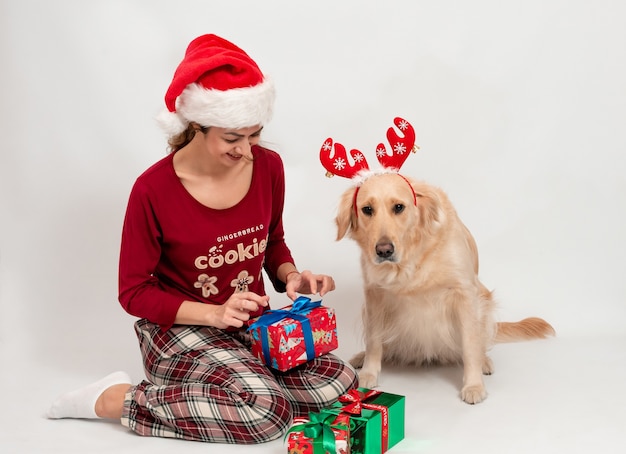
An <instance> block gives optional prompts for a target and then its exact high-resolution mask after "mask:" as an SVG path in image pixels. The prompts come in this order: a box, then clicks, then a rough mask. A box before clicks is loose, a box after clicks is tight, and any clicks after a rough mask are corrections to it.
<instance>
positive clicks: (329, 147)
mask: <svg viewBox="0 0 626 454" xmlns="http://www.w3.org/2000/svg"><path fill="white" fill-rule="evenodd" d="M322 148H323V149H324V151H330V150H331V149H332V146H331V145H330V141H326V142H324V145H322Z"/></svg>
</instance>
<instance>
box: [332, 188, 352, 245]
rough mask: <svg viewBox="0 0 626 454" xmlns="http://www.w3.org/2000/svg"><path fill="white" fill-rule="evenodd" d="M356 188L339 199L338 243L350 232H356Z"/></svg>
mask: <svg viewBox="0 0 626 454" xmlns="http://www.w3.org/2000/svg"><path fill="white" fill-rule="evenodd" d="M355 191H356V187H352V188H350V189H348V190H347V191H346V192H344V193H343V195H342V196H341V198H340V199H339V207H338V208H337V217H336V218H335V223H336V224H337V241H339V240H340V239H342V238H343V237H344V236H346V234H347V233H348V232H350V231H354V230H356V213H355V212H354V209H353V206H352V204H353V200H354V192H355Z"/></svg>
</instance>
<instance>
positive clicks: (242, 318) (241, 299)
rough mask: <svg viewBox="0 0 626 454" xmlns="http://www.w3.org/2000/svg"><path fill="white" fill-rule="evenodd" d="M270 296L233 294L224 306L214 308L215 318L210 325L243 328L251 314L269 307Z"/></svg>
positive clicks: (222, 327)
mask: <svg viewBox="0 0 626 454" xmlns="http://www.w3.org/2000/svg"><path fill="white" fill-rule="evenodd" d="M269 299H270V298H269V296H267V295H265V296H260V295H257V294H256V293H253V292H241V293H233V294H232V296H231V297H230V298H228V300H226V302H225V303H224V304H222V305H219V306H212V309H213V314H212V315H213V316H212V317H211V318H212V320H211V321H210V325H212V326H215V327H216V328H220V329H224V328H228V327H231V326H232V327H235V328H241V327H242V326H243V325H244V324H245V323H246V322H247V321H248V320H250V312H257V311H258V310H259V308H261V307H267V305H268V304H269Z"/></svg>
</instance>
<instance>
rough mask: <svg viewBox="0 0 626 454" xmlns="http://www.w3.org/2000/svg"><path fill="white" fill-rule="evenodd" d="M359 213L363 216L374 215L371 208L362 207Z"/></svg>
mask: <svg viewBox="0 0 626 454" xmlns="http://www.w3.org/2000/svg"><path fill="white" fill-rule="evenodd" d="M361 212H362V213H363V214H364V215H365V216H371V215H372V214H374V209H373V208H372V207H371V206H364V207H363V208H361Z"/></svg>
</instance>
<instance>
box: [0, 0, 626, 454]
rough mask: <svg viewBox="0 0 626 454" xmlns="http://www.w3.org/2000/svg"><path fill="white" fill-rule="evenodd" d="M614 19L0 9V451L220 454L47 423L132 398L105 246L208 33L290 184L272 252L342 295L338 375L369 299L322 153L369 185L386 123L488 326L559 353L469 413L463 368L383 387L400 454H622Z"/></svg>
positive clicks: (621, 53)
mask: <svg viewBox="0 0 626 454" xmlns="http://www.w3.org/2000/svg"><path fill="white" fill-rule="evenodd" d="M625 14H626V6H625V4H624V3H623V2H620V1H618V0H615V1H609V0H594V1H591V0H588V1H583V0H576V1H574V0H569V1H566V0H562V1H558V0H542V1H536V0H526V1H507V2H503V1H497V0H476V1H473V2H467V1H461V0H457V1H438V2H430V1H421V0H413V1H410V0H406V1H386V2H383V1H371V0H342V1H336V0H335V1H327V0H317V1H315V2H306V3H305V2H297V1H286V0H284V1H266V2H262V1H252V0H250V1H237V0H229V1H220V2H217V1H214V2H209V1H206V0H199V1H183V0H181V1H177V2H172V1H164V0H146V1H138V0H135V1H131V0H123V1H122V0H117V1H115V0H107V1H84V0H73V1H72V0H57V1H46V0H19V1H18V0H1V1H0V36H1V41H0V46H1V47H0V64H1V70H0V128H1V129H0V131H1V133H2V150H1V151H0V216H1V218H0V219H1V221H0V229H1V230H0V358H1V359H2V365H1V366H0V367H1V371H0V389H2V391H3V394H4V397H3V405H2V410H1V411H0V414H1V416H0V450H1V451H2V452H3V453H4V452H10V453H24V452H37V453H39V452H80V453H85V452H113V451H115V452H120V453H121V452H131V451H132V452H147V451H148V450H149V451H150V452H153V453H157V452H166V450H167V451H171V450H173V449H174V450H177V451H181V452H183V451H184V452H187V451H188V452H205V451H204V450H205V449H208V448H210V449H212V448H211V447H210V446H206V445H203V444H199V443H190V442H182V441H170V440H163V439H145V438H143V439H142V438H140V437H137V436H135V435H133V434H131V433H128V432H127V431H126V430H125V429H124V428H121V427H120V426H116V425H114V424H109V423H102V422H93V421H48V420H46V419H44V418H43V416H42V415H43V413H44V412H45V409H46V408H47V406H48V405H49V403H50V402H51V401H52V400H53V398H54V397H55V396H56V395H57V394H58V393H59V392H61V391H65V390H67V389H72V388H73V387H76V386H80V385H82V384H84V383H86V382H89V381H92V380H94V379H97V378H99V377H100V376H102V375H105V374H107V373H109V372H111V371H113V370H116V369H124V370H127V371H128V372H130V373H131V375H132V376H133V377H134V378H135V379H136V380H140V379H141V378H142V377H143V372H142V366H141V359H140V356H139V351H138V347H137V341H136V340H135V337H134V333H133V331H132V323H133V322H134V319H133V318H132V317H130V316H129V315H127V314H126V313H125V312H124V311H123V310H122V308H121V306H120V305H119V304H118V303H117V256H118V250H119V237H120V230H121V224H122V220H123V215H124V211H125V208H126V201H127V197H128V193H129V191H130V188H131V185H132V184H133V182H134V179H135V178H136V177H137V176H138V175H139V174H140V173H141V172H142V171H143V170H144V169H145V168H147V167H148V166H149V165H150V164H152V163H153V162H155V161H156V160H158V159H160V158H161V157H163V156H164V155H165V153H166V147H165V139H164V137H163V135H162V133H161V131H160V130H159V129H158V127H157V126H156V124H155V122H154V116H155V115H156V114H157V113H158V112H159V111H160V110H161V109H162V108H163V106H164V105H163V95H164V94H165V90H166V89H167V86H168V85H169V82H170V80H171V77H172V75H173V72H174V69H175V67H176V66H177V65H178V63H179V61H180V60H181V59H182V56H183V53H184V50H185V47H186V46H187V44H188V42H189V41H190V40H191V39H193V38H195V37H196V36H198V35H200V34H204V33H216V34H219V35H221V36H223V37H225V38H227V39H229V40H231V41H233V42H235V43H236V44H238V45H240V46H241V47H243V48H244V49H245V50H246V51H248V53H249V54H250V55H251V56H252V57H253V58H254V59H255V60H256V61H257V62H258V63H259V65H260V66H261V68H262V69H263V70H264V71H265V72H266V73H268V74H271V75H272V77H273V78H274V79H275V82H276V85H277V89H278V98H277V102H276V107H275V116H274V119H273V120H272V122H271V123H270V124H269V125H267V127H266V128H265V132H264V140H265V142H266V144H268V145H269V146H270V147H272V148H274V149H275V150H276V151H278V152H279V153H280V154H281V155H282V157H283V160H284V163H285V167H286V172H287V176H286V178H287V199H286V210H285V216H284V221H285V226H286V236H287V240H288V243H289V245H290V247H291V249H292V251H293V253H294V255H295V257H296V260H297V263H298V266H299V267H300V268H301V269H304V268H310V269H313V270H314V271H317V272H324V273H328V274H332V275H333V276H334V277H335V279H336V282H337V287H338V288H337V291H335V292H334V293H332V294H330V295H328V296H327V297H326V298H325V304H326V305H329V306H332V307H335V308H336V309H337V317H338V321H339V329H340V333H339V335H340V348H339V350H338V351H337V353H338V354H339V355H340V356H342V357H344V358H346V359H348V358H349V357H350V356H351V355H352V354H353V353H355V352H356V351H357V350H358V349H359V348H360V345H361V340H360V325H359V311H360V306H361V302H362V291H361V276H360V269H359V267H358V250H357V248H356V246H355V245H354V244H352V243H351V242H350V241H349V240H343V241H340V242H336V241H335V234H336V233H335V230H334V222H333V219H334V215H335V209H336V205H337V200H338V198H339V196H340V194H341V193H342V192H343V190H345V189H346V188H347V187H348V186H349V184H350V182H349V181H347V180H345V179H344V180H342V179H340V178H337V177H335V178H333V179H327V178H326V177H325V176H324V173H325V171H324V169H323V168H322V166H321V164H320V163H319V161H318V153H319V149H320V146H321V144H322V143H323V141H324V140H325V139H326V138H327V137H332V138H333V139H334V140H336V141H339V142H341V143H343V144H344V145H346V146H347V147H351V148H358V149H360V150H361V151H363V152H364V153H365V154H366V155H367V156H368V157H369V161H370V164H371V165H372V166H375V163H376V161H375V159H374V148H375V146H376V144H377V143H378V142H379V141H383V140H384V137H385V131H386V129H387V128H388V127H389V126H391V124H392V120H393V118H394V117H395V116H401V117H403V118H405V119H407V120H408V121H410V122H411V123H412V124H413V125H414V127H415V129H416V131H417V143H418V145H419V146H420V147H421V149H420V151H419V152H418V153H417V154H416V155H412V156H411V157H410V158H409V159H408V160H407V162H406V163H405V165H404V167H403V173H405V174H407V175H411V176H413V177H416V178H421V179H424V180H427V181H429V182H431V183H434V184H436V185H439V186H441V187H442V188H444V189H445V190H446V192H447V193H448V195H449V196H450V198H451V199H452V201H453V203H454V204H455V205H456V208H457V210H458V212H459V214H460V216H461V218H462V219H463V220H464V221H465V223H466V224H467V226H468V227H469V229H470V230H471V231H472V233H473V234H474V236H475V238H476V241H477V243H478V247H479V251H480V256H481V278H482V280H483V282H484V283H485V284H486V285H487V286H488V287H489V288H493V289H495V292H496V295H497V298H498V301H499V305H500V307H499V312H498V314H499V315H498V316H499V318H500V319H502V320H516V319H519V318H522V317H526V316H529V315H535V316H541V317H544V318H545V319H547V320H548V321H550V322H551V323H552V324H553V325H554V327H555V328H556V330H557V333H558V336H557V338H555V339H551V340H548V341H539V342H530V343H525V344H514V345H503V346H496V347H495V348H494V351H493V358H494V362H495V366H496V373H495V374H494V375H493V376H492V377H488V378H487V379H486V382H487V387H488V391H489V392H490V395H489V397H488V399H487V400H486V401H485V402H484V403H482V404H480V405H477V406H468V405H465V404H463V403H462V402H461V401H460V400H459V398H458V388H459V386H460V373H461V372H460V368H431V369H425V370H424V369H422V370H415V369H410V368H407V369H387V370H386V371H384V372H383V375H382V377H381V383H380V389H381V390H386V391H389V392H394V393H397V394H403V395H406V396H407V406H408V409H407V438H406V440H405V441H404V442H402V444H400V445H399V446H398V447H396V448H394V451H392V452H424V453H430V452H433V453H435V452H436V453H444V452H445V453H448V452H455V453H456V452H494V451H496V450H498V451H500V452H520V453H522V452H530V451H533V452H551V453H555V452H623V448H625V447H626V442H625V441H624V438H623V429H624V427H626V416H625V415H624V412H625V410H626V398H625V397H624V392H623V386H624V383H625V380H626V366H625V361H626V355H625V351H626V336H625V332H626V330H625V329H624V323H625V321H624V319H625V318H626V317H625V316H626V304H624V295H625V293H626V284H625V282H626V279H625V276H624V274H625V273H624V271H625V267H624V264H623V259H624V256H625V253H626V240H625V239H624V227H625V219H624V216H625V215H624V209H625V208H626V204H625V201H626V196H625V194H626V179H625V177H624V174H625V172H626V160H625V158H624V153H625V152H626V138H625V135H624V126H625V120H626V83H625V82H624V81H625V80H626V27H625V26H624V24H625V23H624V17H625ZM376 165H377V164H376ZM272 303H273V305H274V306H276V307H280V306H282V305H285V304H287V303H288V301H287V300H286V297H285V296H283V295H275V294H273V293H272ZM7 398H8V401H7ZM126 450H128V451H126ZM219 450H220V452H228V453H230V452H233V453H234V452H251V451H254V452H276V453H279V452H285V450H286V448H285V446H284V445H283V444H282V442H279V441H277V442H274V443H270V444H266V445H262V446H257V447H236V446H220V447H219Z"/></svg>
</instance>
